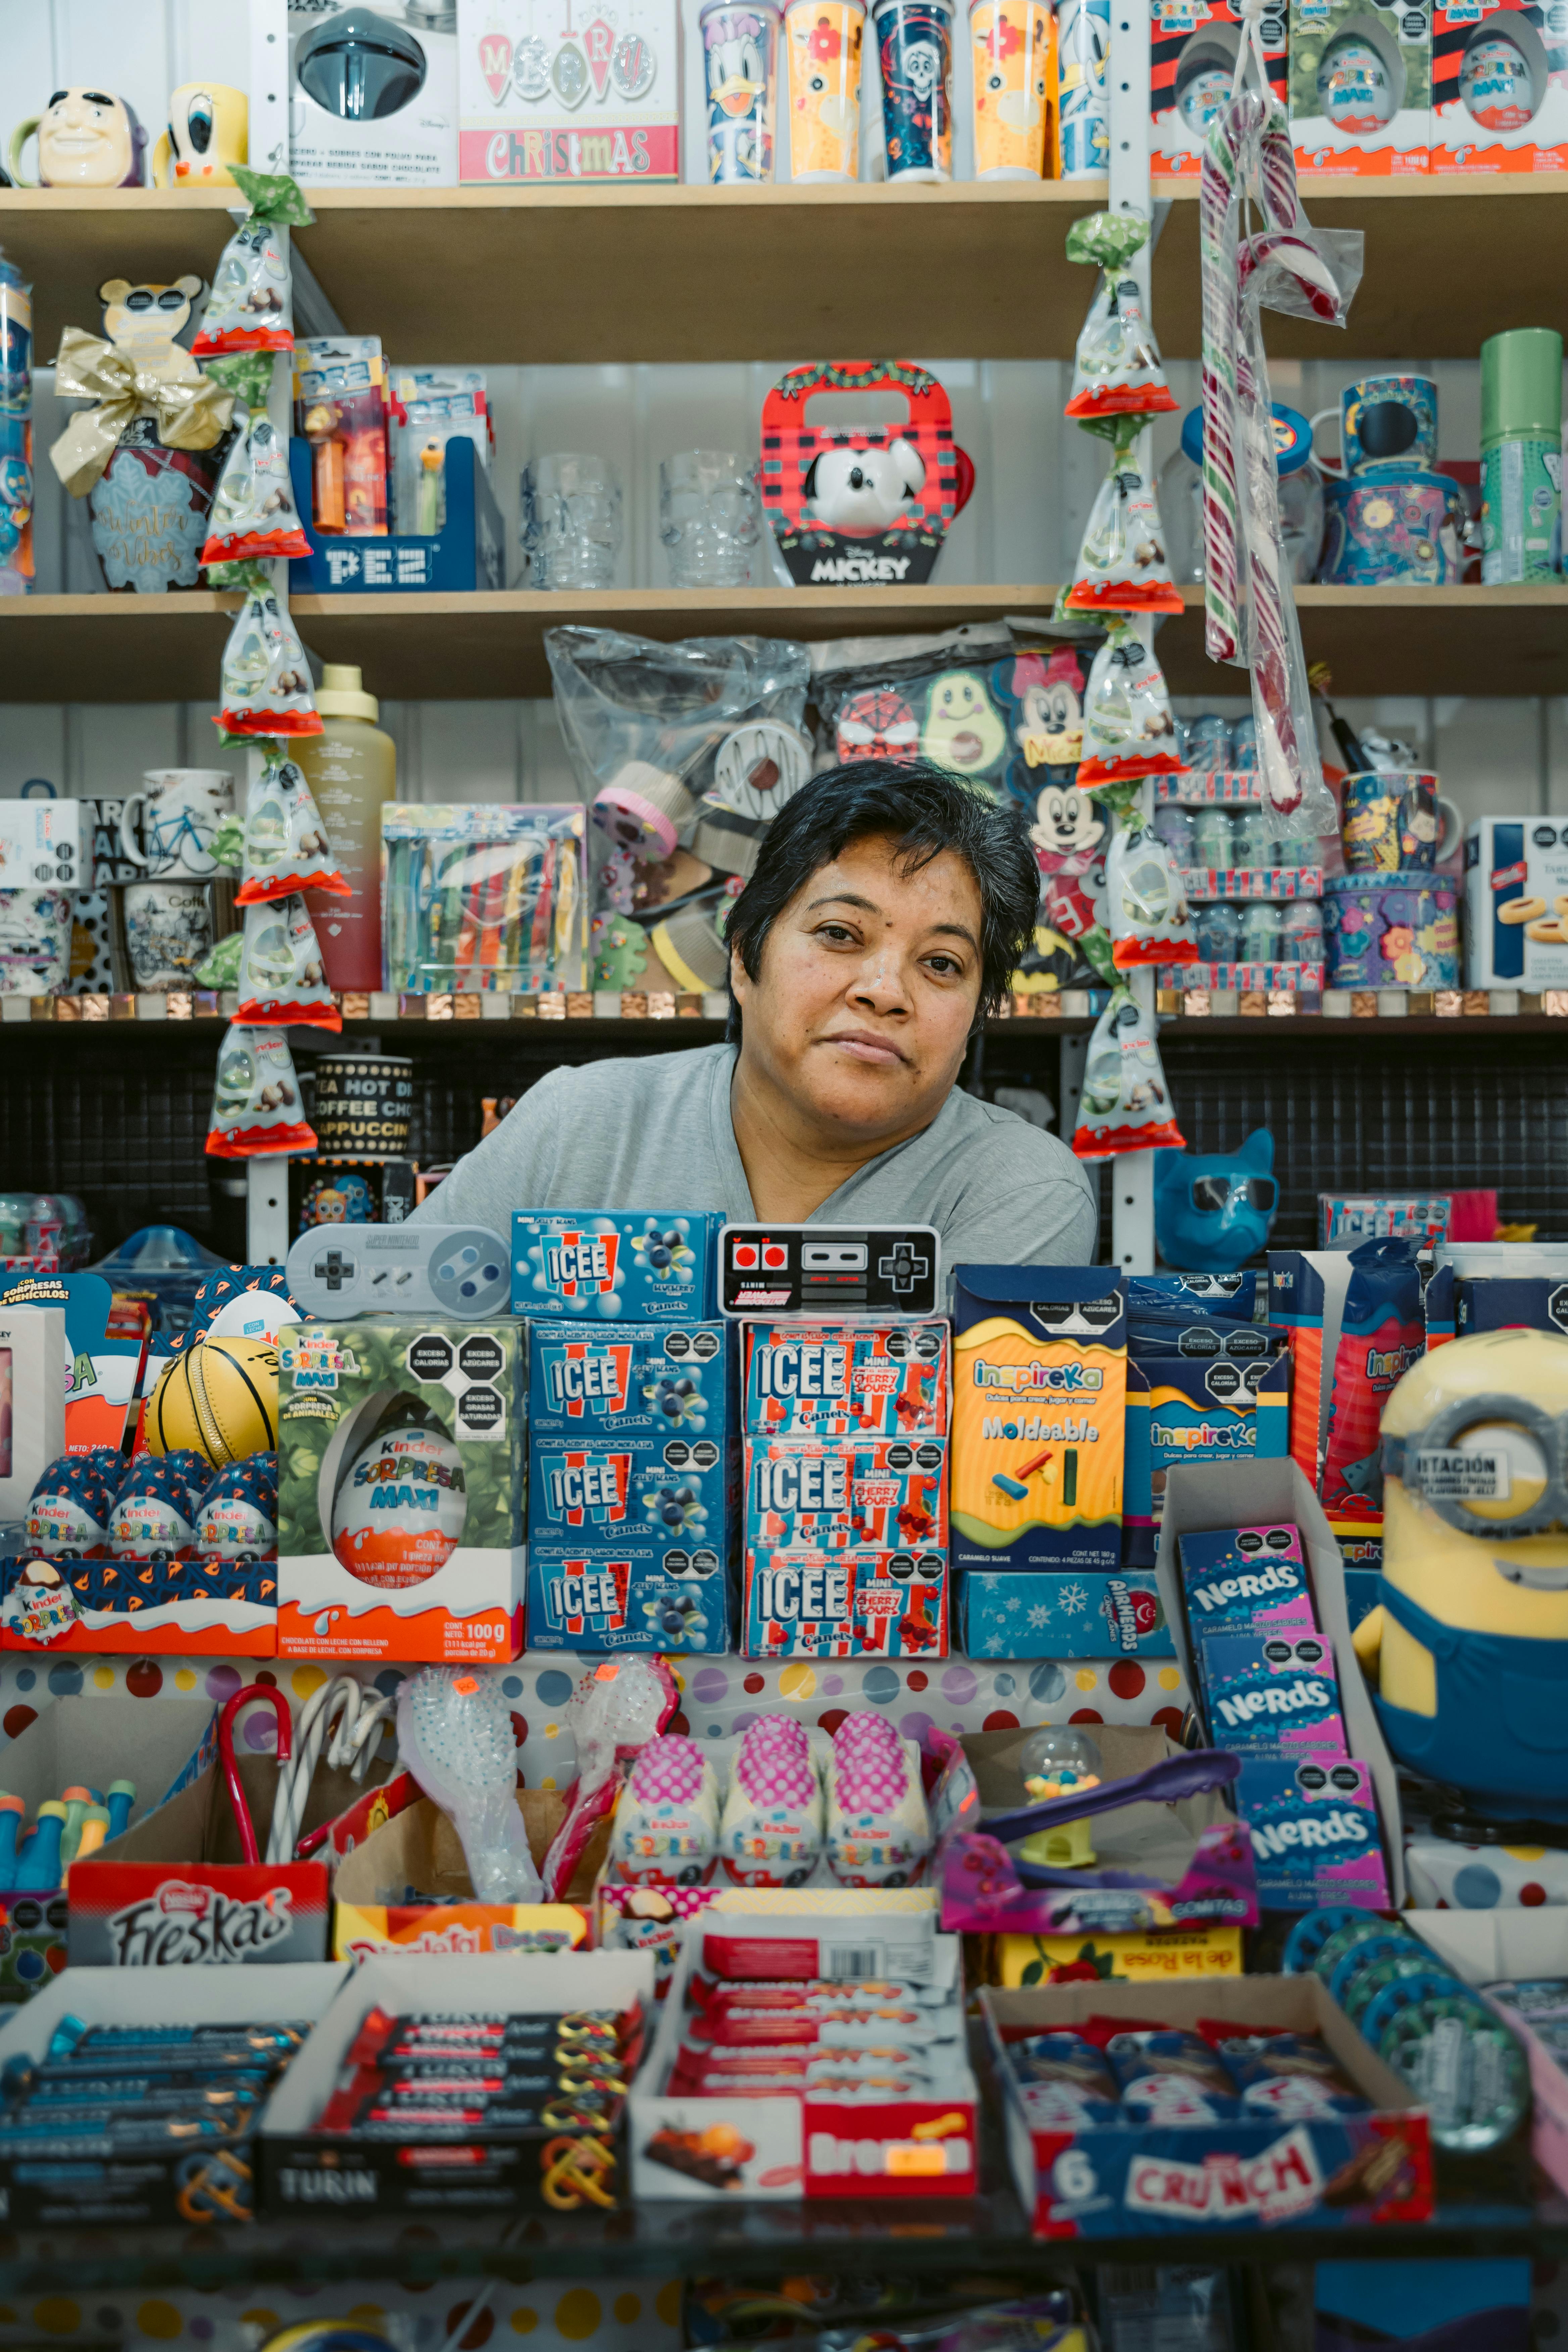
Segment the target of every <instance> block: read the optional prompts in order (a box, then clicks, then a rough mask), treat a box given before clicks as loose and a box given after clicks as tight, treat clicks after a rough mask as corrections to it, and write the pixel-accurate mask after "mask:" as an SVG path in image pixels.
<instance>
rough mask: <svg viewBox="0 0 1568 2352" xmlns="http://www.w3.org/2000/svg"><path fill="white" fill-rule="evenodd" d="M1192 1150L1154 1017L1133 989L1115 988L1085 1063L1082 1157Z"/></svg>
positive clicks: (1078, 1148) (1076, 1141)
mask: <svg viewBox="0 0 1568 2352" xmlns="http://www.w3.org/2000/svg"><path fill="white" fill-rule="evenodd" d="M1166 1146H1170V1147H1172V1148H1173V1149H1174V1150H1178V1151H1184V1150H1186V1139H1185V1138H1184V1135H1183V1134H1182V1131H1181V1129H1180V1128H1179V1127H1178V1126H1177V1125H1176V1121H1175V1115H1174V1112H1173V1108H1172V1104H1171V1090H1170V1088H1169V1087H1168V1086H1167V1085H1166V1084H1165V1073H1164V1070H1163V1066H1162V1065H1161V1061H1160V1048H1159V1046H1158V1045H1156V1044H1155V1042H1154V1024H1153V1020H1152V1015H1149V1014H1146V1013H1143V1011H1142V1008H1141V1007H1140V1005H1139V1003H1138V1000H1137V999H1136V997H1135V996H1134V995H1133V994H1132V992H1131V990H1130V989H1127V988H1117V989H1115V990H1114V991H1113V992H1112V994H1111V999H1110V1003H1109V1004H1108V1005H1107V1006H1106V1008H1105V1011H1104V1012H1103V1013H1101V1014H1100V1019H1099V1020H1098V1021H1097V1022H1096V1024H1095V1026H1094V1034H1093V1036H1092V1037H1091V1038H1090V1039H1089V1053H1088V1055H1087V1056H1086V1057H1085V1061H1084V1068H1083V1092H1082V1094H1081V1095H1080V1096H1079V1106H1078V1126H1077V1128H1076V1129H1074V1132H1073V1139H1072V1148H1073V1150H1074V1151H1075V1152H1076V1153H1077V1154H1078V1157H1079V1159H1080V1160H1110V1159H1113V1158H1114V1157H1115V1155H1116V1153H1117V1152H1119V1151H1158V1150H1163V1149H1164V1148H1165V1147H1166Z"/></svg>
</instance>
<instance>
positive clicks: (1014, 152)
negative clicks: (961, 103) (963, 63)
mask: <svg viewBox="0 0 1568 2352" xmlns="http://www.w3.org/2000/svg"><path fill="white" fill-rule="evenodd" d="M1053 38H1054V19H1053V18H1052V16H1051V12H1050V9H1049V8H1048V7H1047V5H1046V0H970V8H969V42H970V47H971V48H972V50H973V56H974V176H975V178H976V179H977V180H1038V179H1041V178H1043V177H1044V174H1045V169H1046V98H1047V85H1048V82H1049V79H1050V72H1051V46H1052V41H1053Z"/></svg>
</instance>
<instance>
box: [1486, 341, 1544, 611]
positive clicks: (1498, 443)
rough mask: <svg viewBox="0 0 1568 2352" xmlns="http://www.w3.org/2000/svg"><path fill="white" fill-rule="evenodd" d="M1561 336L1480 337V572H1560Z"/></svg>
mask: <svg viewBox="0 0 1568 2352" xmlns="http://www.w3.org/2000/svg"><path fill="white" fill-rule="evenodd" d="M1562 506H1563V338H1562V336H1561V335H1560V334H1558V333H1557V332H1556V331H1554V330H1553V329H1552V328H1551V327H1518V328H1514V329H1513V330H1511V331H1510V332H1509V333H1508V334H1504V335H1493V336H1492V337H1491V338H1490V340H1489V341H1487V342H1484V343H1483V344H1482V345H1481V579H1482V581H1483V582H1484V583H1485V584H1486V585H1487V586H1488V587H1489V588H1493V587H1498V586H1500V585H1501V584H1502V583H1504V582H1508V581H1515V580H1552V579H1554V578H1555V577H1556V574H1557V567H1558V563H1559V561H1560V559H1561V551H1562Z"/></svg>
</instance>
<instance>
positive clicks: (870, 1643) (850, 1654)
mask: <svg viewBox="0 0 1568 2352" xmlns="http://www.w3.org/2000/svg"><path fill="white" fill-rule="evenodd" d="M741 1654H742V1657H744V1658H870V1657H880V1658H945V1657H946V1655H947V1556H946V1554H945V1553H944V1552H941V1551H795V1552H787V1551H752V1550H750V1549H748V1551H747V1553H746V1572H745V1585H744V1590H743V1591H742V1618H741Z"/></svg>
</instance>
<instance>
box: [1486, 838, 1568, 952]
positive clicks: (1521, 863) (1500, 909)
mask: <svg viewBox="0 0 1568 2352" xmlns="http://www.w3.org/2000/svg"><path fill="white" fill-rule="evenodd" d="M1559 898H1562V899H1563V901H1564V905H1563V906H1561V907H1560V906H1559V905H1558V903H1557V902H1558V900H1559ZM1565 911H1568V824H1561V823H1558V822H1556V821H1555V820H1554V819H1552V818H1551V817H1531V816H1486V817H1481V818H1480V819H1479V821H1478V822H1477V823H1476V824H1472V825H1470V826H1469V827H1468V829H1467V831H1466V834H1465V985H1466V987H1467V988H1526V989H1529V990H1531V992H1536V991H1539V990H1542V989H1548V988H1568V930H1565V929H1563V914H1564V912H1565Z"/></svg>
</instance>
